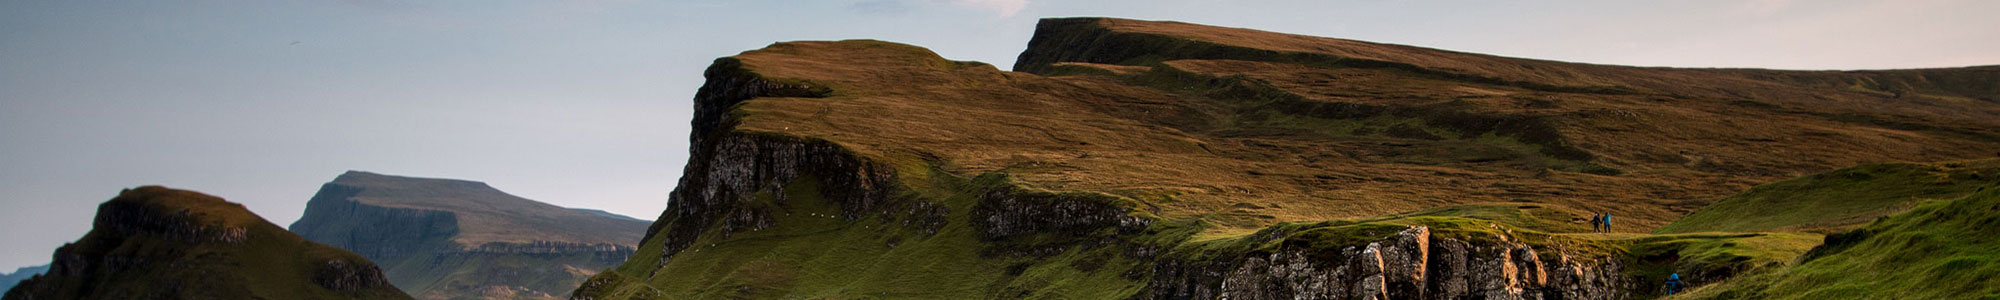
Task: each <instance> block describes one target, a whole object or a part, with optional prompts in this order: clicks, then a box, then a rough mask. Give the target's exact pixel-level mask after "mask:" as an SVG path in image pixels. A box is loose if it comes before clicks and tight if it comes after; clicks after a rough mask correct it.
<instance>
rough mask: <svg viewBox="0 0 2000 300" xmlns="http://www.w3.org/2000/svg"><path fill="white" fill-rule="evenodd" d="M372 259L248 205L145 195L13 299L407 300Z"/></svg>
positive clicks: (102, 222)
mask: <svg viewBox="0 0 2000 300" xmlns="http://www.w3.org/2000/svg"><path fill="white" fill-rule="evenodd" d="M409 298H410V297H409V296H408V295H405V294H403V292H402V291H399V290H396V288H395V287H394V286H391V285H390V284H389V281H388V279H387V278H386V277H385V276H383V275H382V271H381V269H379V268H377V267H376V266H375V264H374V263H372V262H369V261H368V260H367V259H365V258H363V257H361V256H360V255H356V254H354V253H352V252H348V251H346V250H341V249H339V248H334V247H330V246H327V245H323V244H319V243H314V242H311V241H307V240H306V239H304V238H301V237H299V236H298V235H294V234H292V233H291V232H287V231H285V230H283V229H281V228H278V226H277V225H272V224H271V223H269V222H265V221H264V219H263V218H259V217H257V216H256V215H255V214H251V213H250V211H249V210H246V209H244V208H243V206H242V205H240V204H236V203H229V202H225V201H223V200H222V199H221V198H216V197H214V196H209V195H204V194H200V193H196V192H190V191H182V190H173V189H168V188H164V187H158V186H146V187H139V188H136V189H128V190H125V191H123V192H120V193H119V195H118V197H117V198H113V199H111V201H107V202H105V203H104V204H102V205H99V206H98V214H97V218H96V220H95V222H93V228H92V229H91V231H90V233H88V234H85V235H84V237H83V238H82V239H80V240H78V241H77V242H76V243H71V244H67V245H63V246H62V248H59V249H57V250H56V252H55V257H54V264H52V265H51V266H50V268H49V270H48V273H46V274H42V275H37V276H34V277H33V278H30V279H28V280H26V281H22V282H21V285H20V286H17V287H15V288H14V289H13V290H10V291H8V292H7V294H6V297H5V299H7V300H28V299H409Z"/></svg>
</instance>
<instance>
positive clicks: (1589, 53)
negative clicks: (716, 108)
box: [0, 0, 2000, 271]
mask: <svg viewBox="0 0 2000 300" xmlns="http://www.w3.org/2000/svg"><path fill="white" fill-rule="evenodd" d="M104 2H110V1H74V0H0V271H9V270H12V269H13V268H14V267H16V266H22V265H32V264H43V263H47V262H48V259H49V254H50V251H51V250H53V249H54V248H55V247H57V246H59V245H61V244H62V243H64V242H68V241H73V240H75V239H76V238H78V237H80V236H81V235H82V234H83V233H84V232H85V231H87V230H88V229H89V224H90V217H91V215H92V214H93V212H94V210H95V207H96V205H97V203H99V202H102V201H104V200H106V199H109V198H110V197H111V196H113V195H115V194H116V193H117V192H118V190H119V189H121V188H126V187H133V186H138V185H146V184H164V185H167V186H171V187H177V188H187V189H194V190H199V191H203V192H207V193H210V194H215V195H218V196H222V197H224V198H227V199H230V200H231V201H236V202H241V203H244V204H246V205H248V206H249V207H250V209H251V210H253V211H256V212H257V213H258V214H260V215H263V216H264V217H265V218H267V219H269V220H271V221H272V222H273V223H277V224H278V225H280V226H283V225H289V224H290V223H291V222H292V221H293V220H295V219H297V218H298V216H299V213H300V212H301V211H302V210H303V209H304V204H305V201H306V199H307V198H309V197H310V196H311V195H312V193H313V192H314V191H315V190H316V189H317V188H318V187H319V185H320V184H321V183H324V182H326V181H328V180H331V179H333V177H334V176H335V175H338V174H340V173H341V172H342V171H345V170H368V171H375V172H381V173H388V174H399V175H411V176H425V177H447V178H460V179H470V180H479V181H485V182H488V183H491V184H492V185H494V186H496V187H499V188H501V189H503V190H506V191H508V192H512V193H514V194H516V195H521V196H524V197H528V198H532V199H537V200H542V201H546V202H551V203H555V204H558V205H563V206H571V207H590V208H601V209H605V210H609V211H612V212H616V213H621V214H627V215H631V216H634V217H639V218H644V219H651V218H653V217H655V216H657V215H658V214H659V212H660V211H661V210H662V209H664V208H665V207H666V194H667V191H669V190H671V189H672V188H673V185H674V183H675V182H676V179H677V178H678V177H679V172H680V167H681V164H682V163H683V162H684V160H686V150H687V144H686V143H687V142H686V141H687V132H686V131H687V122H688V112H689V110H690V103H689V99H690V98H691V97H692V96H693V94H694V89H695V88H696V87H698V86H700V85H701V70H702V68H703V67H706V66H707V64H708V63H709V62H710V61H711V60H713V59H714V58H716V57H720V56H727V55H731V54H734V53H737V52H740V51H744V50H750V49H755V48H758V47H762V46H764V45H767V44H770V43H772V42H777V41H788V40H830V39H852V38H868V39H880V40H888V41H896V42H904V43H911V44H916V45H919V46H924V47H929V48H931V49H933V50H935V51H937V52H938V53H941V54H943V55H944V56H946V57H948V58H952V59H959V60H978V61H985V62H989V63H993V64H994V65H998V66H1002V67H1003V68H1004V67H1006V66H1010V65H1012V63H1013V59H1014V57H1015V55H1017V54H1019V53H1020V51H1021V49H1022V47H1023V46H1025V45H1026V44H1027V39H1028V37H1029V36H1030V35H1031V34H1032V33H1033V31H1034V23H1035V20H1036V19H1037V18H1040V17H1048V16H1115V17H1128V18H1140V19H1169V20H1180V21H1187V22H1194V23H1204V24H1212V25H1222V26H1232V27H1249V28H1258V29H1264V30H1271V31H1281V32H1291V33H1300V34H1310V35H1319V36H1330V37H1340V38H1349V39H1359V40H1368V41H1377V42H1390V43H1399V44H1409V45H1417V46H1426V47H1435V48H1445V49H1452V50H1460V51H1471V52H1483V53H1492V54H1501V55H1509V56H1521V57H1531V58H1543V59H1556V60H1568V61H1580V62H1591V63H1608V64H1629V65H1649V66H1684V67H1765V68H1789V69H1858V68H1912V67H1944V66H1965V65H1986V64H2000V32H1995V31H1994V30H1993V28H2000V21H1996V18H1993V17H1991V16H1989V14H1991V13H1992V12H1996V11H2000V1H1975V0H1965V1H1945V0H1937V1H1924V0H1918V1H1810V2H1808V1H1769V0H1766V1H1657V2H1642V1H1435V2H1433V1H1193V0H1154V1H1063V2H1055V1H1044V0H970V1H955V0H864V1H811V2H806V1H622V0H595V1H593V0H581V1H520V0H502V1H492V0H488V1H400V0H349V1H330V0H326V1H320V0H294V1H224V0H195V1H117V2H125V3H115V4H114V3H104ZM169 2H171V3H169Z"/></svg>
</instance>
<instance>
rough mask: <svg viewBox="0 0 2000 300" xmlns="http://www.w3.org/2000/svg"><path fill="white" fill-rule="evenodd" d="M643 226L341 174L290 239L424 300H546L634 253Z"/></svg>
mask: <svg viewBox="0 0 2000 300" xmlns="http://www.w3.org/2000/svg"><path fill="white" fill-rule="evenodd" d="M643 226H644V223H642V222H641V221H636V220H631V219H629V218H618V217H615V216H606V215H602V214H599V213H592V212H589V211H582V210H574V209H568V208H562V207H556V206H553V205H548V204H544V203H540V202H534V201H532V200H528V199H522V198H520V197H515V196H512V195H508V194H506V193H504V192H501V191H499V190H496V189H493V188H492V187H490V186H487V185H486V184H484V183H478V182H471V181H460V180H446V179H429V178H412V177H400V176H389V175H380V174H373V173H366V172H348V173H346V174H342V175H341V176H340V177H338V178H336V179H334V181H333V182H329V183H327V184H325V185H323V186H322V187H321V188H320V191H319V193H318V194H315V195H314V196H313V198H312V199H311V200H310V201H309V202H307V206H306V213H305V214H304V215H303V216H301V217H300V219H299V221H298V222H295V223H293V224H292V226H291V230H292V231H294V232H297V233H299V234H300V235H302V236H305V237H306V238H309V239H313V240H315V241H319V242H323V243H327V244H329V245H334V246H337V247H341V248H344V249H349V250H352V251H354V252H356V253H360V254H361V255H363V256H366V257H368V258H369V259H371V260H374V261H377V262H381V263H382V264H383V266H384V269H385V273H386V274H387V275H388V279H389V281H390V282H393V283H395V284H396V286H397V287H400V288H402V289H403V290H404V291H408V292H409V293H410V294H412V295H415V296H416V297H418V298H423V299H553V298H559V297H563V296H564V294H565V293H567V292H568V290H569V289H570V288H573V287H575V286H576V285H577V284H578V283H580V282H582V280H583V279H585V278H587V277H588V276H590V275H591V274H594V273H595V272H597V271H600V270H603V269H604V268H608V267H610V266H613V265H616V264H618V263H619V262H622V261H625V259H626V258H628V257H630V256H631V255H632V253H633V252H634V251H636V247H635V246H634V245H636V243H637V242H638V239H639V236H640V235H641V233H640V230H642V228H643Z"/></svg>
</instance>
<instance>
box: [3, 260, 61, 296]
mask: <svg viewBox="0 0 2000 300" xmlns="http://www.w3.org/2000/svg"><path fill="white" fill-rule="evenodd" d="M48 272H49V265H40V266H27V267H21V268H19V269H14V272H13V273H6V274H0V294H5V293H6V292H7V290H8V289H13V288H14V285H15V284H19V283H21V281H22V280H27V279H28V278H29V277H34V276H35V275H41V274H42V273H48Z"/></svg>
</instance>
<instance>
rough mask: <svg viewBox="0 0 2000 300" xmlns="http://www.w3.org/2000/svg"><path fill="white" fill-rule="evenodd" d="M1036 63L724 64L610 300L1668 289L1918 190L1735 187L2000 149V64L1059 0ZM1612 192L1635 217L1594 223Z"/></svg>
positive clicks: (817, 56)
mask: <svg viewBox="0 0 2000 300" xmlns="http://www.w3.org/2000/svg"><path fill="white" fill-rule="evenodd" d="M1017 61H1018V63H1017V65H1015V66H1014V67H1013V69H1014V71H1002V70H1000V69H999V68H996V67H994V66H991V65H988V64H984V63H978V62H965V61H950V60H946V59H943V58H941V57H939V56H938V55H936V54H935V53H932V52H930V51H929V50H926V49H923V48H920V47H915V46H910V45H902V44H896V43H890V42H882V41H868V40H850V41H835V42H786V43H777V44H773V45H771V46H769V47H766V48H763V49H758V50H753V51H747V52H744V53H742V54H739V55H736V56H732V57H726V58H722V59H718V60H717V61H716V63H715V64H714V65H713V66H711V67H710V68H709V70H708V71H707V72H706V75H707V78H708V80H709V81H708V82H707V84H705V85H704V86H703V87H702V90H701V92H700V93H699V94H698V95H696V99H695V103H694V105H695V110H696V116H695V121H694V124H693V125H694V128H695V132H694V133H693V137H692V138H693V141H694V144H695V146H694V150H693V153H692V155H691V157H692V158H691V159H690V162H689V164H688V167H687V169H686V171H685V172H684V176H683V178H682V181H681V183H680V186H679V187H678V188H677V190H676V191H675V192H674V193H673V194H672V199H671V200H670V201H669V202H668V205H669V207H668V209H667V211H666V212H663V213H662V215H661V217H660V218H659V220H658V221H657V222H655V223H654V225H653V227H652V228H650V229H649V232H648V235H647V236H646V238H645V239H644V242H643V243H642V244H641V245H640V247H639V250H638V252H637V254H635V255H634V256H633V258H632V259H630V260H627V261H626V263H625V264H624V265H622V266H620V267H618V268H617V269H615V270H614V271H613V272H606V273H603V274H599V275H597V276H596V277H593V278H592V279H591V280H590V281H588V282H586V283H585V284H584V286H583V287H582V288H580V289H579V293H580V294H579V297H587V298H591V299H680V298H754V299H784V298H805V299H820V298H824V299H872V298H1034V299H1047V298H1067V299H1105V298H1139V299H1154V298H1183V297H1195V298H1204V297H1214V296H1216V295H1235V296H1237V297H1238V298H1291V297H1293V296H1300V297H1303V296H1305V295H1318V296H1324V297H1334V296H1333V295H1335V294H1339V295H1346V296H1340V297H1361V296H1368V295H1373V296H1386V297H1397V296H1395V295H1400V296H1402V297H1405V298H1423V297H1445V296H1448V295H1460V296H1462V295H1472V294H1478V295H1484V296H1486V297H1497V298H1509V297H1529V296H1534V295H1562V297H1566V298H1573V299H1575V298H1583V299H1611V298H1622V297H1625V296H1630V297H1632V298H1651V297H1657V296H1658V295H1657V293H1656V291H1657V290H1658V282H1659V280H1660V279H1662V278H1664V277H1665V276H1666V275H1667V274H1669V273H1674V272H1679V273H1683V274H1687V275H1694V276H1695V277H1696V278H1694V279H1691V281H1692V282H1695V283H1698V284H1708V285H1712V284H1714V283H1716V282H1723V281H1725V279H1727V278H1732V277H1733V276H1736V275H1741V274H1766V273H1768V272H1779V271H1781V270H1795V269H1793V268H1792V267H1791V265H1793V262H1795V261H1797V260H1798V259H1799V258H1800V257H1802V256H1809V255H1807V254H1806V253H1807V252H1808V251H1809V249H1812V248H1814V247H1815V246H1816V245H1819V244H1820V243H1819V240H1820V239H1821V235H1820V234H1821V233H1824V232H1830V231H1831V230H1836V229H1838V228H1843V227H1840V226H1846V225H1841V224H1849V223H1844V222H1849V221H1851V220H1865V219H1867V218H1872V217H1874V216H1881V215H1886V214H1889V213H1890V212H1893V211H1894V209H1889V210H1881V209H1879V208H1895V207H1901V206H1899V205H1904V204H1903V203H1907V200H1905V199H1901V198H1895V199H1890V198H1894V197H1887V196H1885V198H1883V199H1886V200H1856V201H1853V203H1875V204H1867V205H1855V206H1853V207H1845V208H1839V209H1841V210H1842V211H1844V214H1818V213H1815V214H1812V215H1810V216H1811V217H1814V218H1816V217H1826V218H1828V219H1825V220H1804V218H1805V217H1786V216H1783V215H1775V216H1762V215H1760V216H1758V217H1771V218H1778V219H1780V220H1781V221H1774V222H1764V221H1756V222H1758V223H1747V221H1746V224H1741V225H1739V224H1736V221H1737V220H1748V219H1749V218H1746V217H1732V216H1730V215H1729V214H1741V213H1743V212H1748V211H1742V210H1735V209H1728V208H1727V207H1726V206H1718V207H1717V208H1713V209H1703V207H1706V206H1708V205H1709V204H1711V203H1715V202H1716V201H1717V199H1725V198H1727V199H1731V200H1723V201H1722V203H1734V202H1741V201H1745V200H1740V199H1752V198H1754V199H1780V198H1782V197H1777V196H1771V197H1763V196H1755V195H1750V196H1736V197H1730V195H1732V194H1736V193H1738V192H1741V191H1743V190H1744V189H1748V188H1750V187H1751V186H1753V185H1756V184H1760V183H1765V182H1771V181H1775V180H1781V179H1785V178H1791V177H1796V176H1802V175H1808V174H1814V173H1820V172H1825V171H1829V170H1835V169H1838V168H1845V167H1849V166H1855V165H1861V164H1865V163H1880V162H1891V161H1952V160H1962V159H1970V158H1983V157H1991V156H1993V155H1994V153H1993V149H2000V93H1996V92H1995V91H2000V68H1996V67H1970V68H1952V69H1922V70H1893V71H1777V70H1751V69H1673V68H1641V67H1626V66H1609V65H1591V64H1578V63H1566V62H1555V61H1544V60H1533V59H1521V58H1508V57H1497V56H1489V55H1480V54H1472V53H1462V52H1453V51H1446V50H1437V49H1427V48H1419V47H1411V46H1402V45H1390V44H1378V43H1368V42H1361V41H1351V40H1340V39H1330V38H1320V37H1309V36H1298V35H1288V34H1280V33H1271V32H1262V31H1255V30H1248V29H1236V28H1219V27H1210V26H1201V25H1193V24H1185V23H1176V22H1155V21H1136V20H1122V19H1103V18H1075V19H1048V20H1044V21H1043V22H1042V23H1041V24H1040V25H1039V26H1038V28H1037V32H1036V35H1035V38H1034V39H1033V40H1032V41H1031V42H1030V45H1029V46H1028V49H1027V50H1026V51H1024V52H1023V53H1022V55H1021V58H1020V59H1019V60H1017ZM1946 168H1960V167H1946ZM1952 170H1956V169H1952ZM1923 172H1931V173H1935V172H1943V173H1944V174H1956V173H1951V172H1953V171H1949V170H1943V171H1936V170H1932V171H1923ZM1920 173H1921V172H1920ZM1885 174H1886V173H1885ZM1898 174H1900V173H1898ZM1924 174H1929V173H1924ZM1981 174H1984V173H1981ZM1821 176H1833V175H1821ZM1950 176H1952V175H1947V176H1946V177H1947V178H1956V177H1950ZM1980 176H1986V175H1980ZM1924 180H1931V179H1924ZM1933 181H1934V180H1932V181H1922V182H1933ZM1896 183H1902V182H1900V181H1899V182H1887V183H1885V184H1896ZM1833 186H1847V185H1845V184H1835V185H1833ZM1885 186H1886V185H1885ZM1806 188H1812V189H1818V187H1801V188H1799V189H1806ZM1828 188H1833V187H1832V186H1829V187H1828ZM1782 189H1783V188H1779V187H1765V188H1759V189H1758V190H1766V191H1777V190H1782ZM1758 190H1753V191H1752V192H1753V193H1755V192H1756V191H1758ZM1896 193H1902V192H1896ZM1780 194H1786V193H1780ZM1774 195H1775V194H1774ZM1788 195H1789V194H1788ZM1896 195H1936V196H1940V197H1942V196H1949V195H1950V194H1949V193H1943V194H1938V193H1930V192H1911V193H1904V194H1896ZM1757 201H1763V200H1757ZM1779 202H1784V201H1779ZM1794 202H1796V201H1794ZM1697 210H1703V211H1708V212H1703V213H1697V216H1714V217H1691V218H1690V219H1686V220H1683V221H1682V222H1686V223H1685V224H1677V225H1676V226H1679V227H1673V229H1670V230H1663V233H1664V232H1671V234H1659V235H1655V234H1645V233H1640V232H1650V231H1652V230H1654V229H1655V228H1658V227H1661V226H1665V225H1668V224H1670V223H1674V222H1676V220H1682V219H1681V217H1682V216H1684V215H1687V214H1688V213H1689V212H1694V211H1697ZM1711 210H1712V211H1711ZM1733 211H1734V212H1733ZM1604 212H1609V213H1613V214H1615V215H1616V216H1617V219H1616V221H1615V222H1614V227H1613V230H1614V231H1616V232H1618V233H1612V234H1594V233H1585V231H1588V225H1587V223H1585V221H1584V218H1583V216H1587V215H1591V214H1594V213H1604ZM1701 218H1711V219H1709V220H1703V219H1701ZM1733 226H1740V227H1733ZM1801 229H1812V230H1801ZM1774 230H1776V231H1774ZM1717 231H1723V232H1717ZM1739 231H1740V232H1739ZM1412 245H1427V246H1412ZM1410 253H1417V254H1416V255H1412V256H1400V255H1405V254H1410ZM1368 257H1376V258H1377V259H1374V260H1369V259H1366V258H1368ZM1405 259H1414V260H1415V262H1412V261H1408V260H1405ZM1500 265H1507V266H1506V267H1501V266H1500ZM1279 266H1283V267H1282V268H1280V267H1279ZM1411 266H1417V267H1421V268H1410V267H1411ZM1267 267H1268V268H1267ZM1257 270H1264V271H1257ZM1336 270H1361V271H1336ZM1411 270H1416V271H1411ZM1412 272H1414V273H1412ZM1371 274H1372V275H1371ZM1416 275H1422V276H1416ZM1286 276H1298V277H1286ZM1370 276H1379V277H1370ZM1286 278H1324V279H1326V280H1316V281H1313V282H1331V284H1333V285H1340V286H1326V285H1317V284H1303V283H1299V284H1293V283H1298V282H1300V281H1295V280H1297V279H1286ZM1432 278H1435V279H1437V280H1431V279H1432ZM1461 279H1462V280H1465V281H1458V280H1461ZM1499 279H1505V280H1499ZM1467 281H1470V282H1472V283H1476V284H1468V282H1467ZM1350 283H1351V284H1354V285H1353V287H1356V289H1355V290H1346V288H1348V287H1349V286H1347V284H1350ZM1231 284H1234V285H1231ZM1371 286H1372V287H1371ZM1246 287H1247V290H1246ZM1336 289H1339V290H1336Z"/></svg>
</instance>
